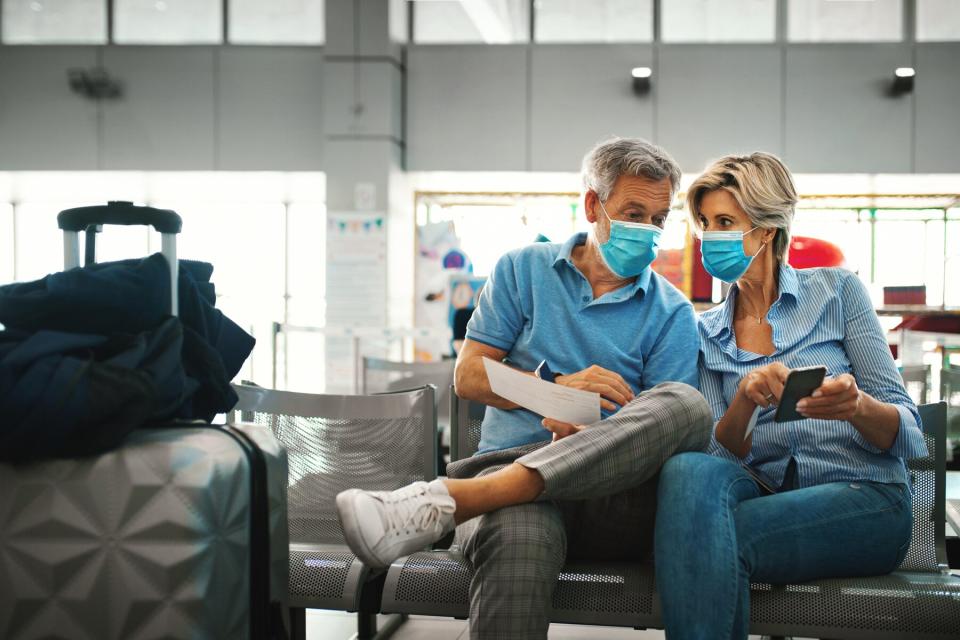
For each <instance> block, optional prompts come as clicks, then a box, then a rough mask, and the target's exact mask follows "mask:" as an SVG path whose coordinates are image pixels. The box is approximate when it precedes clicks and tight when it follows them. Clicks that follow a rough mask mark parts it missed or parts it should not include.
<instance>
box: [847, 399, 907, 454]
mask: <svg viewBox="0 0 960 640" xmlns="http://www.w3.org/2000/svg"><path fill="white" fill-rule="evenodd" d="M850 422H851V423H852V424H853V426H854V427H855V428H856V429H857V431H859V432H860V435H862V436H863V438H864V439H865V440H866V441H867V442H869V443H870V444H872V445H873V446H875V447H877V448H878V449H883V450H884V451H887V450H889V449H890V447H892V446H893V443H894V442H896V441H897V434H898V433H899V432H900V412H899V411H897V408H896V406H894V405H892V404H889V403H887V402H881V401H880V400H877V399H876V398H874V397H873V396H871V395H870V394H869V393H867V392H865V391H860V406H859V408H858V409H857V412H856V413H855V414H854V416H853V418H852V419H851V420H850Z"/></svg>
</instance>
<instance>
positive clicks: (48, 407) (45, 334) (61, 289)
mask: <svg viewBox="0 0 960 640" xmlns="http://www.w3.org/2000/svg"><path fill="white" fill-rule="evenodd" d="M212 273H213V267H212V266H211V265H209V264H207V263H202V262H191V261H187V260H181V261H180V278H179V285H178V286H179V313H180V315H179V318H173V317H171V316H170V315H169V300H170V282H169V280H170V276H169V270H168V267H167V263H166V260H165V259H164V257H163V256H162V255H160V254H155V255H152V256H149V257H147V258H144V259H142V260H127V261H122V262H112V263H102V264H96V265H92V266H90V267H84V268H78V269H72V270H70V271H65V272H62V273H55V274H52V275H49V276H47V277H45V278H43V279H41V280H37V281H34V282H25V283H16V284H12V285H8V286H5V287H0V324H3V325H4V326H5V327H6V330H5V331H0V460H4V461H25V460H30V459H35V458H39V457H55V456H74V455H82V454H87V453H94V452H98V451H103V450H105V449H108V448H110V447H112V446H115V445H116V444H118V443H119V442H120V441H121V440H122V439H123V437H124V436H126V435H127V434H128V433H129V432H130V431H132V430H133V429H136V428H138V427H140V426H143V425H146V424H151V423H159V422H164V421H169V420H173V419H185V420H190V419H201V420H205V421H209V420H211V419H212V418H213V417H214V416H215V415H216V414H217V413H223V412H225V411H229V410H230V409H231V408H232V407H233V405H234V404H235V403H236V400H237V397H236V394H235V393H234V392H233V390H232V389H231V388H230V380H231V379H233V377H234V376H235V375H236V374H237V372H238V371H239V370H240V367H241V366H242V364H243V362H244V360H246V358H247V356H248V355H249V354H250V352H251V351H252V349H253V345H254V339H253V337H252V336H250V335H249V334H247V333H246V332H245V331H243V330H242V329H241V328H240V327H238V326H237V325H236V324H235V323H234V322H233V321H231V320H230V319H229V318H227V317H226V316H224V315H223V313H222V312H220V311H219V310H218V309H216V308H215V307H214V302H215V292H214V288H213V284H212V283H211V282H210V276H211V275H212Z"/></svg>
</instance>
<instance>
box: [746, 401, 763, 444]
mask: <svg viewBox="0 0 960 640" xmlns="http://www.w3.org/2000/svg"><path fill="white" fill-rule="evenodd" d="M760 409H761V407H760V406H759V405H758V406H757V408H756V409H754V410H753V414H752V415H751V416H750V421H749V422H747V430H746V432H745V433H744V434H743V439H744V440H746V439H747V438H749V437H750V434H751V433H753V428H754V427H755V426H757V418H759V417H760Z"/></svg>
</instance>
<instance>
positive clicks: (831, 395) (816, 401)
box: [797, 373, 863, 422]
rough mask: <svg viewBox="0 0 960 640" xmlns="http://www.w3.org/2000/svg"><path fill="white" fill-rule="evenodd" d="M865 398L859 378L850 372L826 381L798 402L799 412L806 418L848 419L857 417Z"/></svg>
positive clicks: (849, 420)
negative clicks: (858, 385) (859, 385)
mask: <svg viewBox="0 0 960 640" xmlns="http://www.w3.org/2000/svg"><path fill="white" fill-rule="evenodd" d="M862 400H863V392H862V391H860V389H859V387H857V380H856V378H854V377H853V376H852V375H850V374H849V373H844V374H843V375H839V376H837V377H836V378H831V379H829V380H827V381H826V382H824V383H823V384H822V385H820V387H819V388H818V389H817V390H816V391H814V392H813V395H811V396H810V397H808V398H803V399H802V400H800V402H798V403H797V413H799V414H800V415H802V416H803V417H804V418H818V419H820V420H846V421H848V422H852V421H853V420H854V418H856V417H857V415H858V413H859V411H860V408H861V405H862Z"/></svg>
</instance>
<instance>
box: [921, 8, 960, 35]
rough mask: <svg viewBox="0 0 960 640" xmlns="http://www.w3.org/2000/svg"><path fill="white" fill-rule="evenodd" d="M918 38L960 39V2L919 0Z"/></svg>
mask: <svg viewBox="0 0 960 640" xmlns="http://www.w3.org/2000/svg"><path fill="white" fill-rule="evenodd" d="M917 40H919V41H920V42H944V41H947V40H960V2H957V0H917Z"/></svg>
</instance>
